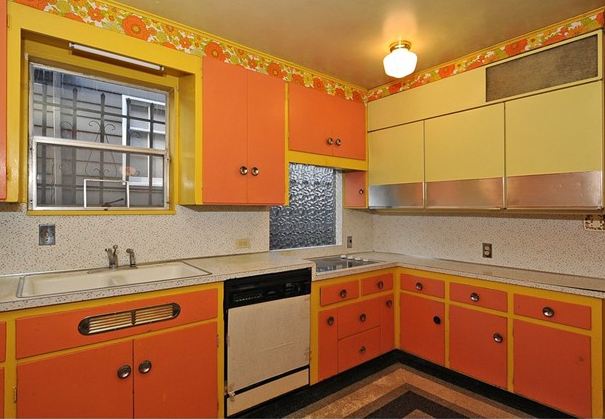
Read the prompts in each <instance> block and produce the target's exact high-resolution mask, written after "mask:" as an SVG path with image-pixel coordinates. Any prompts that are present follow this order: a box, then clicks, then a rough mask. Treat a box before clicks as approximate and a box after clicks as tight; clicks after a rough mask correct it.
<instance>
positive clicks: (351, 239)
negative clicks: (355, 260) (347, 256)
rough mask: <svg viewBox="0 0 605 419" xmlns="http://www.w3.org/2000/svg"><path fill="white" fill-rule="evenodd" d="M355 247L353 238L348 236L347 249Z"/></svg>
mask: <svg viewBox="0 0 605 419" xmlns="http://www.w3.org/2000/svg"><path fill="white" fill-rule="evenodd" d="M352 247H353V236H347V249H350V248H352Z"/></svg>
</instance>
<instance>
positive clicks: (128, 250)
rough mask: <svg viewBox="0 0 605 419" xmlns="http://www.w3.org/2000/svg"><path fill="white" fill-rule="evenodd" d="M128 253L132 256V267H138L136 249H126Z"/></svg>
mask: <svg viewBox="0 0 605 419" xmlns="http://www.w3.org/2000/svg"><path fill="white" fill-rule="evenodd" d="M126 253H128V255H129V256H130V267H131V268H136V267H137V260H136V258H135V255H134V249H126Z"/></svg>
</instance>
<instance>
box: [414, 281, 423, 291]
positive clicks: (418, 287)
mask: <svg viewBox="0 0 605 419" xmlns="http://www.w3.org/2000/svg"><path fill="white" fill-rule="evenodd" d="M422 288H424V287H423V286H422V282H416V289H417V290H418V291H422Z"/></svg>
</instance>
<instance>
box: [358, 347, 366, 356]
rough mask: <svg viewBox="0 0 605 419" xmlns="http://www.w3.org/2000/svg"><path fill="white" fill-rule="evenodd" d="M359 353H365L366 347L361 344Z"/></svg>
mask: <svg viewBox="0 0 605 419" xmlns="http://www.w3.org/2000/svg"><path fill="white" fill-rule="evenodd" d="M359 353H360V354H365V353H366V347H365V346H362V347H361V348H359Z"/></svg>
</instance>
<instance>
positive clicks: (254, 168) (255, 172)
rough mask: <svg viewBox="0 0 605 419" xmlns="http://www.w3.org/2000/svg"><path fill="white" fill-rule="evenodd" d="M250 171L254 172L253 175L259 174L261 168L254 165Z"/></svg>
mask: <svg viewBox="0 0 605 419" xmlns="http://www.w3.org/2000/svg"><path fill="white" fill-rule="evenodd" d="M250 173H252V176H258V175H259V173H260V169H259V168H258V167H253V168H252V171H251V172H250Z"/></svg>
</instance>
